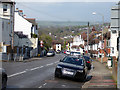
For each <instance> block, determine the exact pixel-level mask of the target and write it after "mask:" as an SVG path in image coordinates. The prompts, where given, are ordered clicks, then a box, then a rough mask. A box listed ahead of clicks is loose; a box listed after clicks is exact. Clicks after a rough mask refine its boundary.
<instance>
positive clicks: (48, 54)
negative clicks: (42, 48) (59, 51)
mask: <svg viewBox="0 0 120 90" xmlns="http://www.w3.org/2000/svg"><path fill="white" fill-rule="evenodd" d="M50 56H55V52H54V51H48V53H47V57H50Z"/></svg>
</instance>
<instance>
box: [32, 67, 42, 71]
mask: <svg viewBox="0 0 120 90" xmlns="http://www.w3.org/2000/svg"><path fill="white" fill-rule="evenodd" d="M39 68H40V67H35V68H32V69H30V70H31V71H33V70H36V69H39Z"/></svg>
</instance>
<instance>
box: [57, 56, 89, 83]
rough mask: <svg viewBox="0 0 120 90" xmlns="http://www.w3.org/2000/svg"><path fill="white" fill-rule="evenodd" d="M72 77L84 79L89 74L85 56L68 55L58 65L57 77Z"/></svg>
mask: <svg viewBox="0 0 120 90" xmlns="http://www.w3.org/2000/svg"><path fill="white" fill-rule="evenodd" d="M63 76H67V77H71V78H74V79H76V80H82V81H84V80H85V79H86V76H87V66H86V63H85V60H84V59H83V58H78V57H75V56H66V57H65V58H63V59H62V60H60V62H59V63H58V65H57V66H56V69H55V77H63Z"/></svg>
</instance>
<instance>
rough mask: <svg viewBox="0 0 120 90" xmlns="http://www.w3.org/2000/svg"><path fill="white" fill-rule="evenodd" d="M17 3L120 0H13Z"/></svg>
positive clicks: (107, 0) (108, 0) (106, 0)
mask: <svg viewBox="0 0 120 90" xmlns="http://www.w3.org/2000/svg"><path fill="white" fill-rule="evenodd" d="M12 1H15V2H119V0H12Z"/></svg>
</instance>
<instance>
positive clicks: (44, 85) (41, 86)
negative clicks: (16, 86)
mask: <svg viewBox="0 0 120 90" xmlns="http://www.w3.org/2000/svg"><path fill="white" fill-rule="evenodd" d="M46 84H47V83H44V84H43V85H41V86H40V87H38V88H42V87H43V86H45V85H46Z"/></svg>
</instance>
